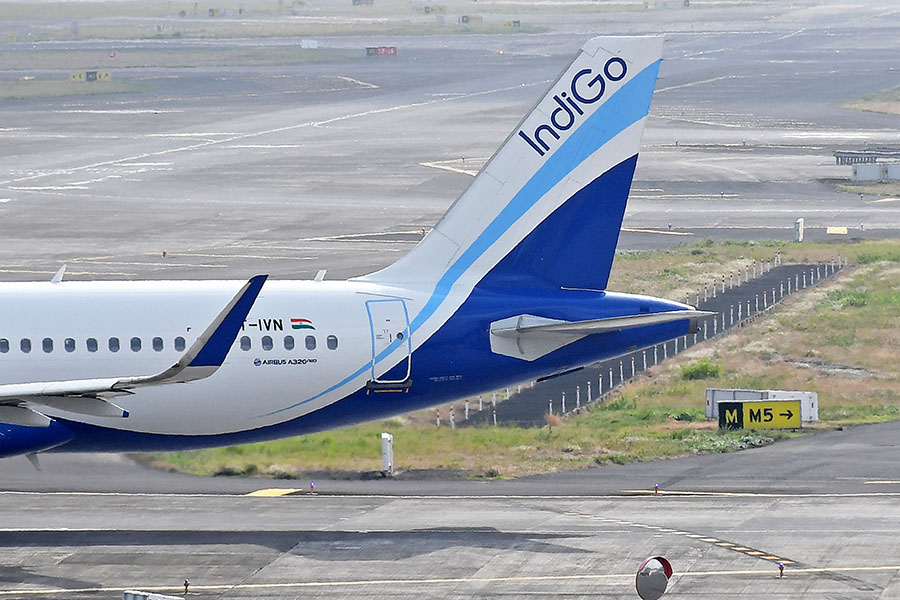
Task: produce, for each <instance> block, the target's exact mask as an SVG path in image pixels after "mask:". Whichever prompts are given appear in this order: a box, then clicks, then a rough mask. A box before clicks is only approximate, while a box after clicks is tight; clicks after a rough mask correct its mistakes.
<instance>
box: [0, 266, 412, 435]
mask: <svg viewBox="0 0 900 600" xmlns="http://www.w3.org/2000/svg"><path fill="white" fill-rule="evenodd" d="M243 283H244V282H243V281H164V282H158V281H157V282H91V283H80V282H64V283H60V284H52V283H10V284H4V285H3V286H0V314H2V315H4V317H3V322H2V326H0V383H12V382H32V381H47V380H48V374H49V373H52V374H53V378H54V379H56V380H62V379H88V378H96V377H120V376H132V375H136V374H137V375H140V374H152V373H156V372H159V371H161V370H162V369H165V368H166V367H168V366H169V365H171V364H172V363H173V362H174V361H176V360H177V359H178V357H179V356H180V355H181V354H182V353H183V351H184V347H183V346H182V345H180V344H179V345H178V346H176V339H177V338H183V339H184V340H185V341H184V343H185V344H186V345H187V346H190V345H191V344H192V343H193V341H194V340H195V339H196V337H197V336H198V335H199V334H200V333H201V332H202V331H203V329H204V328H205V327H206V326H207V325H208V324H209V322H210V321H211V320H212V319H213V318H214V317H215V316H216V313H217V311H219V310H220V309H221V307H222V306H223V305H224V304H225V303H226V302H227V301H228V300H229V299H230V298H231V297H232V296H233V295H234V293H235V291H236V290H238V289H239V288H240V286H241V285H242V284H243ZM397 296H398V294H397V293H396V290H391V289H386V288H384V287H383V286H378V285H376V284H370V283H362V282H306V281H270V282H268V283H267V284H266V286H265V289H264V291H263V292H262V293H261V294H260V296H259V298H258V299H257V300H256V303H255V304H254V306H253V309H252V310H251V311H250V314H249V315H248V317H247V319H246V321H245V323H244V327H243V328H242V331H241V332H240V333H239V334H238V336H237V339H236V340H235V342H234V345H233V347H232V349H231V351H230V352H229V353H228V357H227V359H226V361H225V363H224V364H223V365H222V367H221V368H220V369H219V371H218V372H217V373H215V375H214V376H212V377H209V378H208V379H205V380H202V381H197V382H191V383H186V384H177V385H168V386H159V387H151V388H144V389H140V390H136V391H135V392H134V394H133V395H124V396H119V397H117V398H115V402H116V404H118V405H120V406H122V407H123V408H125V409H126V410H128V411H129V413H130V416H129V417H128V418H127V419H110V418H108V417H90V416H85V415H75V414H71V413H68V412H65V411H60V410H52V409H47V410H45V411H44V412H46V413H47V414H48V415H49V416H62V417H65V418H68V419H73V420H77V421H82V422H86V423H92V424H98V425H103V426H106V427H114V428H124V429H128V430H132V431H139V432H147V433H163V434H189V435H207V434H221V433H231V432H236V431H242V430H247V429H255V428H259V427H264V426H267V425H272V424H275V423H279V422H283V421H287V420H289V419H292V418H295V417H298V416H302V415H304V414H307V413H309V412H312V411H313V410H316V409H318V408H321V407H322V406H325V405H327V404H329V403H330V402H333V401H335V400H337V399H339V398H340V397H342V396H343V395H345V394H346V393H347V390H348V389H351V388H352V389H359V387H361V385H364V384H365V381H366V380H368V379H371V378H372V373H371V370H370V369H367V370H366V372H364V373H362V374H360V375H358V376H357V377H355V378H353V379H352V380H351V381H347V382H346V384H345V386H346V389H344V386H341V387H338V388H334V386H335V384H338V383H340V382H341V381H342V380H344V379H346V378H347V377H348V375H350V374H352V373H354V372H356V371H358V370H359V368H360V367H361V366H365V365H371V362H372V356H373V343H375V342H374V341H373V328H372V325H371V322H370V316H369V313H368V311H367V304H366V301H372V300H379V299H384V298H396V297H397ZM405 298H406V302H414V300H413V299H412V298H410V294H409V293H408V292H407V293H406V294H405ZM292 319H295V321H294V322H293V324H292V321H291V320H292ZM295 325H296V326H298V327H301V328H297V329H295V328H294V326H295ZM286 338H288V339H287V343H286ZM307 338H309V340H307ZM111 339H112V340H113V342H112V348H115V343H116V341H118V346H119V349H118V350H117V351H114V350H112V349H111V345H110V340H111ZM3 340H5V342H4V341H3ZM23 340H26V341H25V342H24V347H25V349H27V346H28V344H29V343H30V346H31V349H30V351H29V352H25V351H23ZM47 340H50V341H47ZM67 340H68V341H67ZM92 340H96V350H95V351H92V350H91V349H92V348H93V345H92V344H93V341H92ZM137 340H139V343H140V346H139V349H138V345H137V344H138V342H137ZM313 341H314V344H315V346H314V347H313ZM51 342H52V348H51V345H50V344H51ZM89 342H90V344H91V346H90V348H91V349H89ZM248 342H249V345H248ZM291 342H293V343H291ZM3 350H5V352H3ZM329 388H334V389H331V391H330V392H327V391H326V390H329ZM322 392H325V393H324V394H322ZM286 407H291V408H287V410H285V409H286Z"/></svg>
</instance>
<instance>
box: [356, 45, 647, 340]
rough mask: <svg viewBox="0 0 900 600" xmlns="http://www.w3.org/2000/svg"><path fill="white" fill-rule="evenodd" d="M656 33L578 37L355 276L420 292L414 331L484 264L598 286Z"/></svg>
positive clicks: (454, 303) (511, 278)
mask: <svg viewBox="0 0 900 600" xmlns="http://www.w3.org/2000/svg"><path fill="white" fill-rule="evenodd" d="M662 44H663V40H662V38H661V37H619V38H594V39H592V40H589V41H588V42H587V43H586V44H585V45H584V46H583V47H582V48H581V51H580V52H579V53H578V55H577V56H576V57H575V59H574V60H573V61H572V62H571V63H570V64H569V66H568V67H567V68H566V69H565V70H564V71H563V73H562V75H560V77H559V78H558V79H557V80H556V82H554V83H553V85H551V86H550V89H549V90H548V91H547V93H546V94H545V95H544V97H543V98H542V99H541V100H540V101H539V102H538V103H537V104H536V105H535V107H534V108H533V109H532V110H531V112H530V113H529V114H528V115H527V116H526V117H525V118H524V119H523V120H522V122H521V123H520V124H519V126H518V127H516V129H515V130H514V131H513V132H512V133H511V134H510V135H509V137H507V139H506V141H505V142H504V143H503V145H502V146H501V147H500V149H499V150H498V151H497V152H496V153H495V154H494V156H493V157H491V159H490V160H489V161H488V162H487V164H485V166H484V167H483V168H482V169H481V171H480V172H479V173H478V175H477V176H476V177H475V180H474V181H473V182H472V184H471V185H470V186H469V187H468V189H466V191H465V192H463V194H462V195H461V196H460V197H459V198H458V199H457V201H456V202H455V203H454V204H453V206H451V207H450V209H449V210H448V211H447V213H446V214H445V215H444V217H443V218H442V219H441V220H440V222H439V223H438V224H437V225H436V226H435V227H434V229H433V230H432V231H430V232H429V234H428V235H427V236H425V238H424V239H423V240H422V242H421V243H420V244H419V245H418V246H416V248H414V249H413V251H412V252H410V253H409V254H408V255H407V256H405V257H403V258H402V259H400V260H399V261H397V262H396V263H394V264H393V265H391V266H389V267H387V268H386V269H384V270H382V271H379V272H377V273H373V274H372V275H368V276H366V277H364V278H363V279H364V280H367V281H372V282H375V283H381V284H388V285H400V286H404V287H410V286H414V287H416V288H418V289H422V290H423V291H427V292H428V295H427V298H428V300H427V301H426V302H425V304H424V305H423V306H421V307H417V308H419V309H420V310H417V311H416V313H415V316H414V317H413V321H412V323H411V325H412V327H413V330H416V329H418V328H419V327H422V326H424V325H425V323H426V322H428V323H429V326H426V327H425V331H426V332H427V331H429V330H430V331H434V330H435V329H434V328H435V327H437V326H439V324H440V323H441V322H443V321H445V320H446V319H447V318H449V316H450V314H452V313H453V311H454V310H455V309H456V307H458V306H459V303H460V302H461V300H462V299H464V298H465V297H467V296H468V295H469V294H470V293H471V291H472V290H473V289H474V288H475V286H476V285H478V284H479V282H481V281H482V280H483V279H484V278H485V276H487V275H488V273H491V278H492V279H493V277H495V276H496V277H501V278H502V279H504V280H506V282H505V285H507V286H513V287H515V286H516V285H520V286H529V287H531V286H534V285H535V284H538V285H540V284H544V283H545V284H549V285H553V286H557V287H579V288H591V289H603V288H605V286H606V282H607V279H608V277H609V269H610V266H611V264H612V260H613V255H614V251H615V247H616V243H617V240H618V233H619V228H620V227H621V224H622V216H623V214H624V211H625V202H626V200H627V197H628V191H629V189H630V186H631V179H632V175H633V174H634V168H635V164H636V162H637V154H638V150H639V149H640V142H641V135H642V133H643V129H644V123H645V121H646V118H647V114H648V113H649V110H650V99H651V97H652V95H653V88H654V86H655V84H656V78H657V75H658V72H659V64H660V61H661V58H660V56H661V54H662ZM449 298H453V300H451V301H448V299H449Z"/></svg>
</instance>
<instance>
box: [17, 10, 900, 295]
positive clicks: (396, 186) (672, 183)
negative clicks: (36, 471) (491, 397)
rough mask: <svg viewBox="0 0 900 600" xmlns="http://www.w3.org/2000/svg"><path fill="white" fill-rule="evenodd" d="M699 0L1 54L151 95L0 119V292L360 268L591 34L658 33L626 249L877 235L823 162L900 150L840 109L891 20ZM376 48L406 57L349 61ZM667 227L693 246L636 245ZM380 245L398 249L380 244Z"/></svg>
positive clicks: (26, 104)
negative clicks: (298, 54) (55, 279)
mask: <svg viewBox="0 0 900 600" xmlns="http://www.w3.org/2000/svg"><path fill="white" fill-rule="evenodd" d="M694 4H695V5H696V7H692V8H691V9H690V10H656V11H626V12H624V13H622V14H615V13H611V12H609V11H603V12H600V13H596V14H591V13H589V12H585V11H583V10H579V11H577V12H576V13H573V14H572V15H566V14H565V13H564V12H563V13H562V14H558V15H555V14H553V13H552V12H550V11H546V10H542V11H541V12H540V13H539V14H536V15H535V16H534V17H526V16H523V17H522V18H523V19H525V21H529V19H531V22H532V23H533V24H535V25H543V26H547V27H549V28H550V31H548V32H547V33H541V34H527V35H525V34H520V35H516V34H506V35H462V36H461V35H457V36H439V35H438V36H396V37H395V36H381V37H378V36H365V37H353V36H340V37H330V38H328V37H326V38H321V39H319V40H318V41H319V46H320V48H321V49H322V50H323V51H328V52H332V53H336V54H339V55H342V56H344V57H345V58H346V59H347V60H345V61H343V62H338V63H326V64H302V65H293V66H291V65H286V66H260V67H243V66H223V67H217V68H205V67H204V68H155V67H147V68H128V69H116V68H115V64H116V63H115V60H116V59H114V58H109V57H108V53H109V52H111V51H112V52H116V53H117V54H116V56H117V57H118V58H119V59H122V57H124V56H127V55H128V53H130V52H152V51H154V50H155V49H159V48H161V47H163V46H164V47H165V48H166V49H168V50H173V49H174V50H176V51H177V50H181V51H184V52H186V53H189V52H191V51H196V50H197V49H209V48H210V47H213V48H217V47H223V48H231V47H235V46H237V47H241V46H248V45H252V46H255V47H263V48H264V47H266V46H271V47H273V48H277V47H279V46H290V45H296V44H297V40H295V39H263V40H233V41H221V42H215V41H210V40H165V41H160V40H149V41H145V42H140V41H137V42H122V43H116V42H110V41H102V42H100V41H90V40H87V41H73V42H56V43H53V44H45V45H41V44H34V45H32V44H28V43H23V42H17V43H8V42H7V43H0V53H2V55H3V57H4V62H3V63H0V78H4V79H17V78H21V77H22V76H23V75H25V74H26V73H23V72H22V71H18V70H6V71H3V70H2V69H3V68H4V65H7V66H8V65H14V64H15V57H16V54H17V53H22V52H28V51H29V50H30V49H31V48H33V47H34V48H39V49H46V48H48V47H53V48H57V49H62V50H72V51H75V50H84V51H90V52H96V53H97V64H98V65H99V66H100V67H101V68H108V69H110V70H111V73H112V76H113V77H114V78H117V79H122V80H128V81H131V82H134V83H138V84H140V85H141V86H143V87H144V89H145V91H142V92H135V93H125V94H116V95H105V96H82V97H60V98H46V99H29V100H4V101H2V102H0V111H2V115H3V124H2V128H0V140H2V154H3V171H2V173H0V215H2V219H0V236H2V239H3V240H4V244H3V245H2V248H0V264H2V265H3V268H2V275H0V276H2V277H3V278H4V279H7V280H23V279H25V280H27V279H31V278H41V277H45V276H46V277H49V275H51V274H52V273H53V272H55V271H56V269H57V268H58V266H59V264H61V263H63V262H67V263H69V267H70V269H69V277H71V278H96V277H114V278H122V277H151V278H165V277H202V278H221V277H244V276H247V275H250V274H254V273H257V272H261V271H267V272H271V273H272V274H273V275H275V276H279V277H290V278H303V277H311V276H312V275H314V274H315V273H316V271H317V270H319V269H329V276H330V277H344V276H351V275H358V274H362V273H364V272H367V271H370V270H372V269H374V268H377V267H379V266H382V265H384V264H386V263H389V262H392V261H393V260H394V259H395V258H396V257H397V256H399V255H401V254H403V253H405V252H407V251H408V250H409V248H410V247H411V245H412V242H414V241H415V240H417V239H418V236H419V235H420V234H421V233H420V232H421V230H422V229H423V228H428V227H430V226H431V225H433V224H434V223H435V222H436V220H437V219H438V218H439V216H440V215H441V214H442V213H443V212H444V211H445V209H446V208H447V207H448V206H449V205H450V203H451V202H452V201H453V199H454V198H455V197H456V195H457V194H458V193H459V192H461V191H462V190H463V189H464V188H465V187H466V185H467V184H468V183H469V182H470V181H471V178H472V175H471V174H472V173H474V172H475V171H476V170H477V169H478V167H479V166H480V165H481V164H482V163H483V161H484V160H485V159H486V158H487V157H488V156H490V154H491V153H492V152H493V151H494V150H495V149H496V147H497V146H498V145H499V144H500V143H501V142H502V140H503V139H504V138H505V136H506V135H507V134H508V133H509V132H510V131H511V130H512V129H513V128H514V127H515V125H516V123H517V122H518V120H519V119H520V118H521V117H522V115H523V114H524V113H525V112H527V110H528V109H529V107H530V106H531V105H532V104H533V103H534V102H535V100H536V99H537V98H538V96H539V95H540V94H541V93H542V92H543V91H544V90H545V89H546V87H547V86H548V85H549V83H550V81H551V80H552V79H553V78H554V77H556V75H557V74H558V73H559V71H560V70H561V69H562V68H563V67H564V66H565V64H566V63H567V61H569V60H570V59H571V57H572V56H573V54H574V53H575V52H576V50H577V48H578V47H579V46H580V44H582V43H583V42H584V40H585V39H587V38H588V37H589V36H590V35H594V34H605V33H608V34H641V33H660V32H667V36H668V38H667V39H668V42H667V44H666V46H665V50H664V59H665V60H664V63H663V66H662V69H661V72H660V79H659V82H658V85H657V90H656V94H655V96H654V100H653V106H652V109H651V116H650V119H649V122H648V125H647V130H646V133H645V136H644V144H643V150H642V153H641V158H640V162H639V165H638V170H637V174H636V182H635V186H634V189H633V190H632V194H631V199H630V201H629V205H628V211H627V214H626V218H625V227H626V231H625V232H624V234H623V238H622V244H621V246H620V247H621V248H623V249H645V248H651V247H660V246H666V245H670V244H675V243H683V242H690V241H692V240H697V239H702V238H703V237H706V236H712V237H715V238H719V239H723V238H724V239H734V238H737V239H760V238H775V239H791V238H792V235H793V234H792V227H793V223H794V221H795V220H796V219H797V218H798V217H804V218H805V219H806V224H807V227H809V228H811V230H810V232H809V235H810V236H811V237H814V238H815V237H819V238H821V237H824V233H823V232H824V228H825V227H826V226H832V225H835V226H848V227H850V228H851V229H850V231H851V236H852V235H862V236H871V237H884V236H886V235H892V234H893V231H895V230H896V229H897V226H898V225H900V208H898V202H895V201H882V200H884V198H882V197H863V198H862V199H860V198H859V197H858V196H857V195H855V194H848V193H844V192H838V191H836V190H835V188H834V186H833V184H832V183H831V180H833V179H835V178H849V176H850V167H847V166H836V165H835V161H834V158H833V156H832V152H833V151H834V150H835V149H839V148H845V147H854V148H856V147H860V146H861V145H862V144H863V143H868V144H873V145H874V144H878V145H895V146H900V127H898V120H897V117H896V115H887V114H878V113H870V112H861V111H855V110H849V109H846V108H842V107H841V105H842V104H843V103H845V102H848V101H852V100H855V99H858V98H859V97H861V96H863V95H866V94H870V93H874V92H877V91H880V90H884V89H887V88H891V87H894V86H897V85H900V68H898V65H897V61H896V39H897V37H898V30H900V17H898V15H897V12H896V9H894V8H891V7H890V6H889V5H885V4H884V3H879V2H847V3H842V4H840V5H836V6H835V5H832V3H824V2H800V3H794V4H792V5H791V6H786V5H783V4H782V3H777V2H771V3H770V2H761V3H743V4H742V3H714V4H712V5H711V6H712V8H703V4H702V3H694ZM380 44H389V45H396V46H397V47H398V48H399V55H398V56H397V57H369V58H366V57H365V56H364V54H365V53H364V48H365V47H366V46H370V45H380ZM500 50H503V51H504V53H503V54H502V55H501V54H499V51H500ZM27 74H28V75H31V76H36V77H55V78H60V79H65V78H66V77H67V76H68V69H66V70H60V71H34V72H32V71H29V72H27ZM73 85H77V84H73ZM84 85H89V84H84ZM670 222H671V223H672V224H673V229H674V230H675V233H676V234H678V233H681V234H686V235H672V234H668V233H647V232H645V231H641V230H648V229H649V230H656V231H661V230H666V228H667V224H668V223H670ZM860 223H864V227H865V230H864V231H859V225H860ZM634 230H638V231H634ZM397 232H409V233H407V234H404V235H385V234H391V233H397ZM346 235H350V236H352V237H349V238H347V237H343V238H342V237H340V236H346ZM163 251H166V252H167V258H166V259H165V260H163V259H162V252H163Z"/></svg>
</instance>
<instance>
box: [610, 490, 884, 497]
mask: <svg viewBox="0 0 900 600" xmlns="http://www.w3.org/2000/svg"><path fill="white" fill-rule="evenodd" d="M622 493H623V494H639V495H641V496H652V495H654V492H653V491H652V490H622ZM659 495H660V496H691V497H699V498H702V497H709V498H868V497H876V496H900V492H847V493H825V492H823V493H818V494H815V493H814V494H772V493H767V492H759V493H756V492H677V491H671V490H667V491H662V490H660V491H659Z"/></svg>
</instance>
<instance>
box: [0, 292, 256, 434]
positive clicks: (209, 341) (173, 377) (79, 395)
mask: <svg viewBox="0 0 900 600" xmlns="http://www.w3.org/2000/svg"><path fill="white" fill-rule="evenodd" d="M267 277H268V276H267V275H257V276H256V277H252V278H251V279H250V280H249V281H247V283H245V284H244V285H243V286H242V287H241V289H240V290H239V291H238V293H237V294H235V296H234V297H233V298H232V299H231V301H230V302H229V303H228V304H227V305H226V306H225V308H224V309H223V310H222V311H221V312H220V313H219V314H218V315H217V316H216V318H215V319H213V321H212V323H210V324H209V326H208V327H207V328H206V329H205V330H204V331H203V333H201V334H200V336H199V337H198V338H197V340H196V341H195V342H194V343H193V344H192V345H191V347H190V348H188V349H187V351H186V352H185V353H184V354H183V355H182V356H181V358H179V359H178V361H177V362H176V363H175V364H174V365H172V366H171V367H169V368H168V369H166V370H164V371H162V372H160V373H156V374H153V375H139V376H131V377H106V378H98V379H72V380H68V381H36V382H31V383H11V384H5V385H0V422H3V423H12V424H14V425H27V426H39V427H47V426H49V425H50V418H49V417H47V416H46V415H44V414H42V413H40V412H39V411H37V410H34V409H32V408H31V406H32V405H38V406H48V407H51V408H57V409H60V410H67V411H71V412H76V413H81V414H87V415H94V416H105V417H127V416H128V411H126V410H124V409H122V408H121V407H119V406H116V405H115V404H113V403H112V402H110V401H109V400H107V399H106V398H110V397H115V396H121V395H125V394H131V393H133V392H132V390H134V389H136V388H140V387H147V386H155V385H168V384H171V383H187V382H189V381H196V380H198V379H204V378H206V377H209V376H210V375H212V374H213V373H215V372H216V370H217V369H218V368H219V367H220V366H222V363H223V362H224V361H225V357H226V356H227V354H228V351H229V350H230V349H231V346H232V345H233V344H234V340H235V338H236V337H237V334H238V332H239V331H240V329H241V326H242V325H243V324H244V320H245V319H246V318H247V314H248V313H249V312H250V309H251V307H252V306H253V303H254V302H256V298H257V297H258V296H259V292H260V290H261V289H262V286H263V283H265V281H266V278H267Z"/></svg>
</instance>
